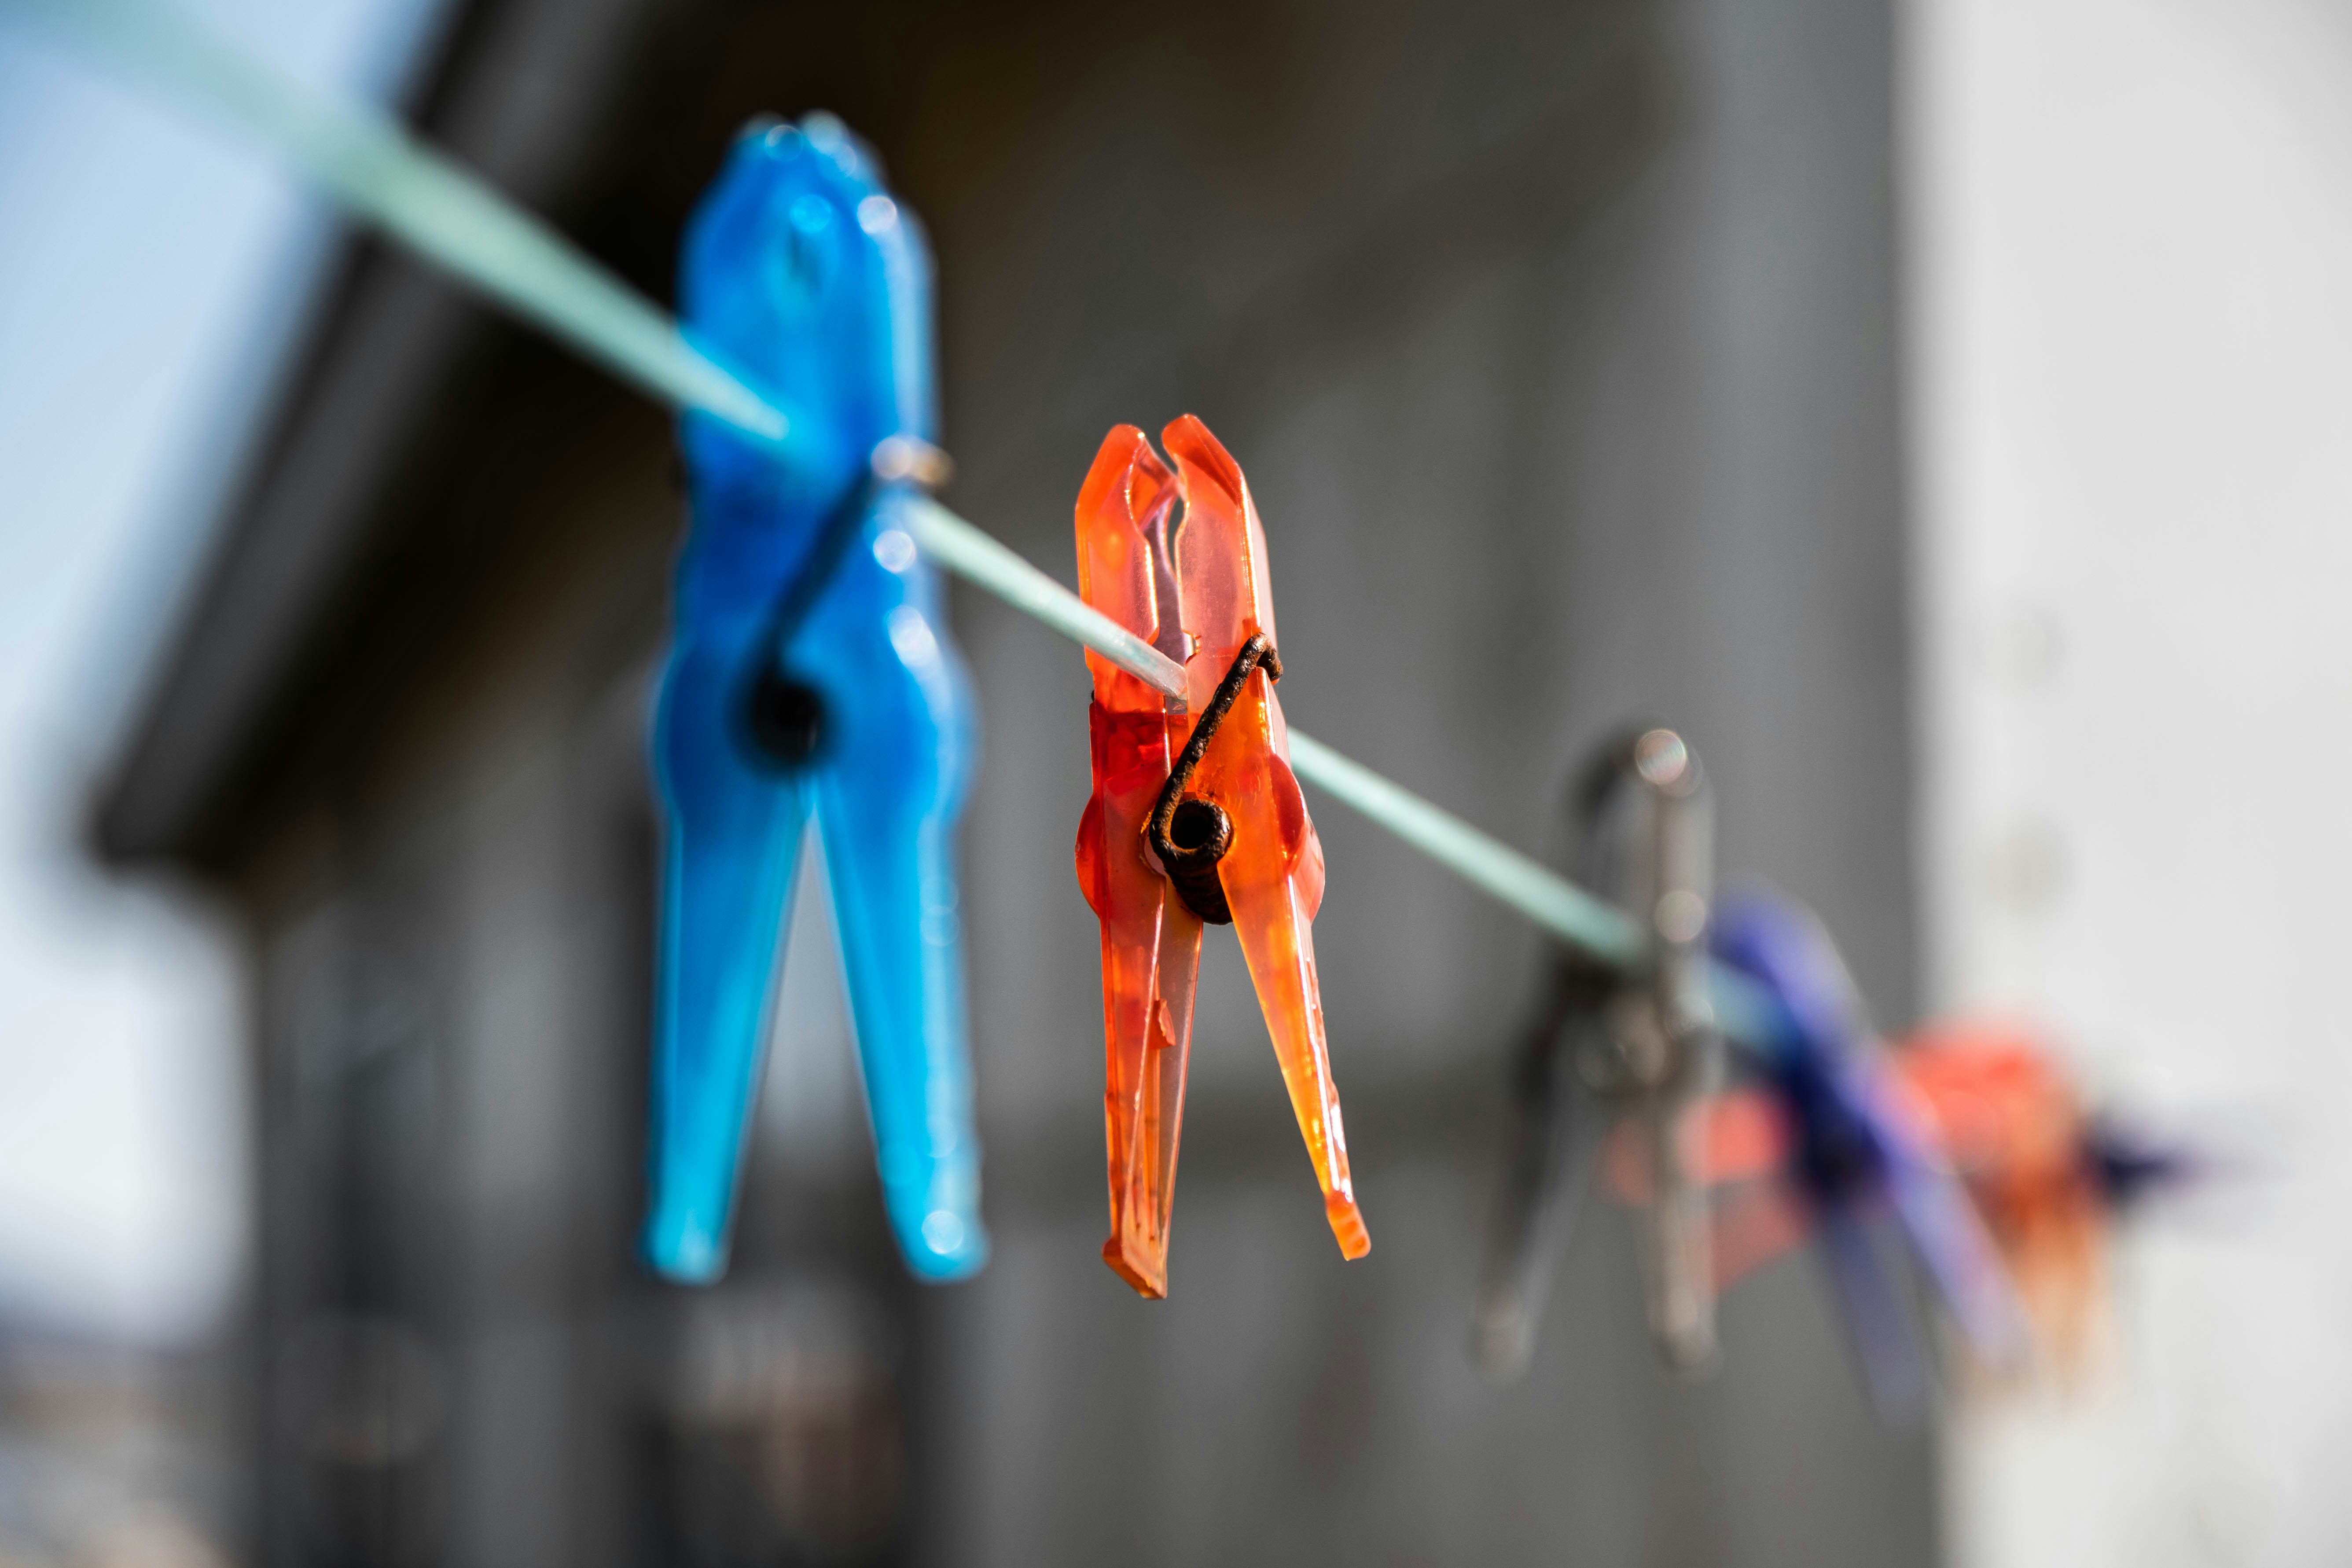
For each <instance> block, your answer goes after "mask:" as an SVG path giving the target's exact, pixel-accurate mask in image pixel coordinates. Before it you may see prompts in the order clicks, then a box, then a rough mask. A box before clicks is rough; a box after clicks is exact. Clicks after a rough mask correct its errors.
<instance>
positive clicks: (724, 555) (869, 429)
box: [644, 115, 986, 1281]
mask: <svg viewBox="0 0 2352 1568" xmlns="http://www.w3.org/2000/svg"><path fill="white" fill-rule="evenodd" d="M680 292H681V296H682V299H683V301H684V317H685V326H686V330H687V331H688V333H689V334H690V335H691V336H692V337H693V339H694V341H695V342H696V343H697V344H698V346H699V347H700V348H702V349H703V350H704V351H705V352H706V353H709V354H711V355H712V356H713V357H715V358H717V359H719V360H720V361H721V362H722V363H726V364H728V365H729V366H730V368H732V369H733V370H734V371H735V372H736V373H737V374H739V375H740V377H741V378H742V379H743V380H744V381H745V382H747V383H748V384H751V386H753V387H754V388H756V389H757V390H759V391H760V392H761V394H762V395H765V396H766V397H767V398H768V399H769V400H770V401H771V402H772V403H774V404H775V405H778V406H779V407H781V408H782V409H783V410H784V412H785V413H786V415H787V416H788V419H789V422H790V423H789V426H788V429H787V431H786V434H785V437H784V438H783V439H782V442H781V443H777V442H767V441H762V440H761V439H759V438H756V437H751V436H748V435H745V434H743V433H742V432H740V431H738V430H736V429H735V428H733V427H732V426H727V425H724V424H722V423H720V422H719V421H718V420H716V419H713V418H711V417H709V416H703V415H699V414H691V413H689V414H688V415H687V416H685V417H684V419H683V420H682V422H681V429H680V440H681V445H682V446H683V447H684V450H685V454H686V458H687V467H688V479H689V483H690V489H691V492H692V511H693V517H692V527H691V530H690V531H689V533H688V540H687V542H686V546H685V548H684V550H683V551H682V552H681V554H680V556H679V560H678V565H677V584H676V599H675V618H674V625H673V628H672V634H671V637H672V641H671V648H670V654H669V659H668V664H667V668H666V670H665V673H664V677H663V682H662V690H661V697H660V701H659V705H658V709H657V711H656V717H655V727H654V737H653V750H654V762H655V773H656V780H657V783H658V784H659V787H660V792H661V795H662V800H663V804H664V805H665V807H666V808H667V809H666V813H665V829H666V832H665V838H666V844H665V856H666V861H667V864H666V867H665V871H664V883H663V913H662V932H661V939H660V949H659V952H658V963H657V969H658V973H657V988H656V990H657V994H656V1017H655V1030H654V1044H653V1056H654V1064H653V1066H654V1082H653V1115H654V1121H653V1136H652V1151H651V1169H650V1175H649V1184H650V1187H651V1205H650V1209H651V1212H650V1215H649V1217H648V1219H647V1222H646V1229H645V1233H644V1247H645V1252H646V1258H647V1260H648V1261H649V1262H650V1263H651V1265H652V1266H653V1267H654V1268H656V1270H657V1271H659V1272H660V1273H662V1274H664V1275H667V1276H668V1277H670V1278H672V1279H681V1280H688V1281H699V1280H708V1279H714V1278H716V1277H717V1276H718V1275H719V1273H720V1272H722V1271H723V1269H724V1268H725V1265H726V1254H727V1238H728V1234H729V1227H730V1220H731V1215H732V1211H733V1205H734V1195H735V1187H736V1184H737V1176H738V1171H739V1169H740V1164H741V1161H742V1154H743V1146H744V1135H745V1130H746V1127H747V1124H748V1120H749V1115H750V1110H751V1101H752V1096H753V1092H754V1089H755V1088H756V1086H757V1083H758V1079H759V1068H760V1061H761V1055H762V1052H763V1049H764V1040H765V1028H766V1018H767V1011H768V1005H769V999H770V996H771V994H772V990H773V984H774V973H775V970H776V967H777V964H778V963H779V942H778V938H779V926H780V924H781V921H782V915H783V911H784V910H785V909H787V908H788V907H789V904H790V896H791V891H792V887H793V878H794V874H795V872H796V869H797V862H798V859H799V850H800V844H801V839H802V837H803V832H804V830H805V828H806V826H807V824H808V822H809V820H810V818H811V817H812V816H814V818H815V821H816V824H817V827H818V832H819V835H820V838H821V841H822V842H823V844H824V853H825V858H826V864H827V868H828V870H829V872H830V880H831V883H832V888H833V900H834V917H835V928H836V931H837V933H838V936H839V939H840V945H841V955H842V961H843V963H842V967H843V973H844V978H845V982H846V987H847V990H848V993H849V1004H850V1015H851V1019H852V1022H853V1024H854V1026H855V1027H856V1035H857V1043H858V1051H859V1056H860V1058H861V1061H862V1065H863V1067H864V1069H865V1082H866V1095H867V1101H868V1105H869V1109H870V1110H871V1112H872V1121H873V1128H874V1135H875V1145H876V1155H877V1163H878V1164H879V1167H880V1171H881V1176H882V1185H883V1195H884V1200H885V1204H886V1205H887V1209H888V1211H889V1217H890V1221H891V1226H892V1229H893V1231H894V1233H895V1234H896V1236H897V1238H898V1244H899V1247H900V1250H901V1252H902V1254H903V1255H904V1256H905V1258H906V1259H907V1262H908V1267H909V1268H911V1269H912V1270H913V1271H914V1272H915V1273H916V1274H917V1275H918V1276H919V1277H921V1278H924V1279H955V1278H960V1277H961V1276H963V1275H966V1274H969V1273H970V1272H971V1271H972V1270H973V1269H975V1268H978V1267H979V1266H980V1264H981V1263H982V1261H983V1259H984V1258H985V1256H986V1240H985V1237H984V1234H983V1232H982V1228H981V1225H980V1215H979V1208H978V1202H979V1149H978V1142H977V1138H976V1135H975V1133H974V1131H973V1128H972V1125H971V1080H970V1068H969V1065H968V1061H967V1050H966V1044H965V1024H964V1001H963V974H962V960H961V943H960V940H959V937H958V933H957V930H956V923H955V922H956V902H957V900H956V885H955V874H954V864H953V834H954V827H955V821H956V817H957V815H958V813H959V811H960V809H961V802H962V797H963V794H964V790H965V786H966V783H967V781H968V779H969V776H970V774H971V769H972V765H973V761H974V756H975V752H976V747H977V738H976V726H975V722H974V719H973V716H972V711H971V698H970V694H969V689H968V684H967V682H966V680H965V678H964V676H963V673H962V668H961V661H960V660H959V659H958V658H957V657H956V654H955V651H954V649H953V647H952V645H951V644H950V642H949V640H948V637H947V630H946V622H945V619H944V616H943V615H942V595H941V591H940V584H939V582H938V579H937V577H936V575H935V574H934V573H933V572H932V570H931V568H930V567H929V565H928V564H927V563H925V562H924V561H923V560H922V559H921V558H920V556H919V554H918V552H917V551H916V549H915V545H914V542H913V539H912V538H911V536H910V535H909V534H908V531H906V529H904V528H903V527H901V526H900V525H899V522H898V511H899V508H900V506H901V505H902V504H903V501H904V499H905V494H906V490H907V489H908V486H909V485H910V484H912V483H917V482H920V481H921V480H922V479H924V478H925V477H926V474H927V472H928V471H929V469H930V468H933V467H934V466H935V460H936V450H935V448H933V447H930V445H929V440H930V437H931V436H932V434H933V431H934V422H933V417H934V416H933V406H934V396H933V391H932V376H931V353H932V344H931V328H930V269H929V258H928V253H927V251H926V249H925V247H924V242H923V238H922V235H921V232H920V230H919V226H917V224H916V223H915V221H914V219H913V217H912V216H911V215H909V214H908V213H907V212H906V211H905V209H904V208H902V207H900V206H899V205H898V203H897V202H896V201H895V200H894V199H893V198H892V197H891V196H890V195H889V194H888V192H887V191H886V190H885V189H884V188H883V186H882V184H881V183H880V175H879V171H878V169H877V166H876V164H875V162H874V160H873V157H872V154H871V153H868V152H867V151H866V149H865V148H864V146H863V145H862V144H861V143H859V142H857V140H856V138H855V137H853V136H851V135H850V134H849V133H848V132H847V131H846V130H845V129H844V128H843V127H842V126H841V124H840V122H839V121H835V120H833V119H832V118H831V117H830V116H822V115H812V116H810V117H809V118H808V119H807V120H805V121H803V122H802V123H801V124H800V125H798V126H792V125H785V124H782V123H778V122H761V123H755V124H754V125H753V126H752V127H751V128H750V129H749V130H747V131H746V132H744V134H743V135H742V136H741V137H740V138H739V139H738V140H737V142H736V144H735V146H734V149H733V150H732V152H731V153H730V156H729V159H728V162H727V166H726V168H725V170H724V171H723V172H722V173H721V174H720V175H719V179H718V180H717V181H716V182H715V183H714V184H713V185H712V187H711V190H710V191H709V194H708V195H706V196H705V198H704V200H703V202H702V204H701V205H700V207H699V208H698V210H697V212H696V215H695V217H694V219H693V222H692V224H691V225H690V226H689V228H688V235H687V241H686V247H685V254H684V257H683V261H682V266H681V273H680Z"/></svg>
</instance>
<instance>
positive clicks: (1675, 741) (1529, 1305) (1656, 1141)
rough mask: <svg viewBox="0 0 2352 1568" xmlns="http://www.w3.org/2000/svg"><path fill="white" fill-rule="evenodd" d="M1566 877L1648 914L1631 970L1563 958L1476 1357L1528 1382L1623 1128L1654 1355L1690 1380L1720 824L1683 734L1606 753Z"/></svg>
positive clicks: (1652, 736) (1697, 1329) (1503, 1209)
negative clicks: (1577, 1230) (1553, 1291)
mask: <svg viewBox="0 0 2352 1568" xmlns="http://www.w3.org/2000/svg"><path fill="white" fill-rule="evenodd" d="M1569 816H1570V840H1571V850H1570V854H1571V861H1570V870H1571V871H1572V872H1573V873H1574V874H1575V875H1576V876H1577V878H1578V879H1579V880H1580V881H1582V882H1583V884H1584V885H1585V886H1586V887H1588V888H1590V889H1593V890H1594V891H1596V892H1598V893H1600V894H1601V895H1602V896H1603V897H1605V898H1609V899H1611V900H1613V901H1614V902H1616V903H1617V904H1619V905H1620V906H1621V907H1622V908H1626V909H1630V910H1637V911H1641V912H1643V914H1645V915H1646V917H1647V918H1646V919H1645V921H1644V929H1645V931H1646V932H1647V936H1648V946H1647V951H1646V952H1645V953H1644V955H1643V959H1642V961H1641V963H1639V964H1638V965H1637V966H1636V967H1634V968H1633V969H1632V970H1630V971H1629V970H1624V969H1621V968H1618V967H1615V966H1612V965H1608V964H1604V963H1598V962H1596V961H1594V960H1593V959H1591V958H1589V957H1586V956H1585V955H1583V954H1581V953H1579V952H1573V951H1570V950H1569V949H1566V948H1559V949H1555V950H1554V952H1553V954H1552V956H1551V958H1550V961H1549V982H1548V984H1547V985H1546V988H1545V991H1544V996H1543V1001H1542V1003H1541V1005H1540V1006H1539V1007H1538V1011H1537V1015H1536V1016H1535V1018H1534V1020H1533V1022H1532V1023H1531V1025H1530V1026H1529V1028H1528V1033H1527V1035H1526V1037H1525V1038H1524V1040H1523V1042H1522V1044H1521V1047H1520V1050H1519V1056H1518V1061H1517V1066H1516V1068H1515V1069H1514V1073H1513V1079H1512V1103H1511V1120H1510V1126H1509V1131H1508V1133H1507V1138H1508V1142H1507V1146H1506V1152H1505V1162H1506V1163H1505V1168H1504V1173H1503V1183H1502V1188H1501V1193H1500V1197H1499V1201H1498V1203H1497V1206H1496V1221H1495V1232H1494V1236H1493V1238H1492V1241H1491V1243H1490V1249H1489V1254H1488V1260H1487V1266H1486V1279H1485V1281H1484V1283H1483V1286H1482V1288H1481V1291H1480V1296H1479V1303H1478V1316H1477V1324H1476V1330H1477V1331H1476V1334H1475V1351H1476V1353H1477V1357H1478V1360H1479V1363H1480V1364H1481V1365H1482V1366H1483V1367H1485V1368H1486V1371H1487V1372H1488V1373H1489V1374H1491V1375H1494V1376H1496V1377H1515V1376H1517V1375H1518V1374H1519V1373H1522V1372H1523V1371H1524V1370H1525V1369H1526V1366H1527V1363H1528V1358H1529V1356H1530V1354H1531V1353H1532V1352H1533V1349H1534V1343H1535V1336H1536V1330H1537V1326H1538V1323H1539V1322H1540V1321H1541V1319H1542V1315H1543V1306H1544V1301H1545V1299H1546V1297H1547V1296H1548V1294H1549V1290H1550V1288H1551V1278H1552V1275H1553V1273H1554V1272H1555V1271H1556V1269H1557V1268H1558V1264H1559V1254H1560V1252H1561V1250H1562V1249H1563V1248H1564V1247H1565V1246H1566V1244H1567V1240H1568V1237H1569V1234H1570V1231H1571V1230H1572V1229H1573V1227H1574V1225H1575V1221H1576V1215H1577V1211H1578V1209H1579V1208H1580V1205H1581V1203H1582V1199H1583V1193H1584V1188H1585V1186H1586V1184H1587V1183H1588V1181H1589V1178H1590V1172H1591V1165H1592V1162H1593V1158H1594V1154H1595V1152H1596V1150H1597V1149H1598V1147H1599V1146H1600V1143H1601V1140H1602V1138H1603V1137H1604V1136H1605V1135H1606V1134H1607V1132H1608V1130H1609V1128H1610V1127H1611V1126H1612V1124H1614V1123H1616V1122H1618V1121H1621V1119H1622V1120H1624V1121H1626V1122H1627V1124H1628V1127H1629V1130H1632V1131H1633V1132H1634V1135H1635V1136H1637V1137H1638V1139H1639V1141H1640V1147H1641V1151H1642V1156H1643V1165H1644V1169H1645V1171H1646V1173H1647V1177H1648V1180H1647V1185H1646V1189H1645V1191H1644V1192H1643V1194H1642V1197H1641V1201H1642V1205H1643V1227H1642V1237H1643V1246H1642V1268H1643V1283H1644V1285H1645V1287H1646V1289H1647V1292H1648V1297H1649V1310H1650V1327H1651V1331H1652V1332H1653V1334H1654V1336H1655V1338H1656V1341H1657V1346H1658V1352H1659V1354H1660V1355H1661V1356H1662V1357H1663V1358H1664V1361H1665V1363H1666V1364H1667V1365H1668V1366H1669V1367H1670V1368H1672V1369H1674V1370H1675V1371H1677V1372H1681V1373H1696V1372H1699V1371H1702V1370H1704V1369H1705V1368H1706V1366H1708V1365H1709V1364H1710V1363H1712V1362H1713V1361H1714V1359H1715V1354H1716V1340H1715V1283H1714V1274H1713V1268H1712V1261H1711V1247H1712V1237H1711V1234H1710V1231H1709V1227H1708V1208H1707V1194H1706V1185H1705V1184H1704V1182H1703V1181H1702V1180H1701V1179H1700V1176H1699V1173H1697V1172H1696V1171H1695V1170H1694V1169H1693V1168H1692V1158H1693V1155H1694V1148H1693V1140H1694V1138H1696V1137H1699V1136H1703V1134H1704V1127H1703V1125H1701V1124H1700V1123H1699V1122H1698V1121H1696V1120H1695V1118H1694V1110H1695V1108H1696V1106H1697V1105H1698V1103H1699V1101H1700V1099H1701V1097H1703V1096H1704V1095H1705V1094H1706V1092H1707V1091H1708V1090H1709V1089H1711V1088H1712V1087H1713V1086H1714V1083H1715V1080H1716V1079H1717V1075H1718V1073H1719V1070H1720V1068H1719V1064H1720V1059H1721V1042H1720V1039H1719V1037H1717V1034H1716V1031H1715V1026H1714V1016H1713V1010H1712V1006H1711V1004H1710V1000H1709V996H1708V992H1707V980H1706V926H1707V900H1708V899H1709V898H1710V897H1711V896H1712V893H1713V859H1714V850H1713V837H1714V833H1713V823H1714V816H1713V809H1712V805H1711V801H1710V798H1709V795H1708V791H1707V787H1706V775H1705V773H1704V772H1703V771H1702V770H1701V768H1700V766H1699V762H1698V756H1697V754H1696V752H1693V751H1692V750H1691V748H1690V746H1689V744H1688V743H1687V742H1685V740H1684V739H1683V737H1682V736H1681V735H1679V734H1677V733H1675V731H1672V730H1668V729H1663V728H1653V729H1643V730H1635V731H1629V732H1627V733H1625V734H1623V735H1622V736H1620V737H1618V738H1617V739H1616V740H1614V741H1612V742H1610V743H1609V744H1608V745H1606V746H1605V747H1603V748H1602V749H1601V752H1599V753H1598V754H1597V755H1596V756H1595V757H1594V758H1593V759H1592V761H1591V763H1589V764H1588V765H1587V766H1586V767H1585V769H1584V770H1583V772H1582V773H1580V776H1579V777H1578V779H1577V781H1576V783H1575V784H1574V785H1573V787H1572V788H1571V790H1570V798H1569Z"/></svg>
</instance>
